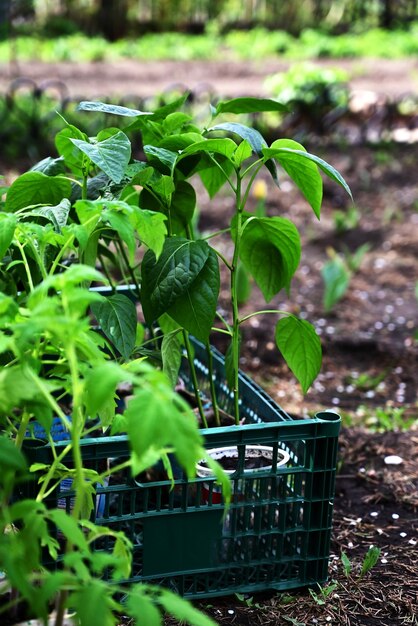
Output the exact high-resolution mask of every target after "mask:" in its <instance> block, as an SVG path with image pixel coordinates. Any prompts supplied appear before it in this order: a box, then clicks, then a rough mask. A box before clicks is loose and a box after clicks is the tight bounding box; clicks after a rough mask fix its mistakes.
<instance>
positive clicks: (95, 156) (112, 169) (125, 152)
mask: <svg viewBox="0 0 418 626" xmlns="http://www.w3.org/2000/svg"><path fill="white" fill-rule="evenodd" d="M70 141H71V142H72V143H73V144H74V145H75V146H76V147H77V148H78V149H79V150H81V151H82V152H83V153H84V154H86V155H87V156H88V157H89V159H90V160H91V161H92V162H93V163H94V164H95V165H97V167H99V168H100V169H101V170H102V171H103V172H104V173H105V174H107V175H108V176H109V178H110V179H111V180H112V181H113V182H114V183H120V181H121V180H122V178H123V175H124V174H125V170H126V168H127V166H128V163H129V160H130V158H131V142H130V141H129V139H128V137H127V136H126V135H125V133H123V132H122V131H118V132H117V133H115V134H113V135H111V136H110V137H107V138H106V139H103V141H97V142H96V143H89V142H88V141H83V140H81V139H73V138H70Z"/></svg>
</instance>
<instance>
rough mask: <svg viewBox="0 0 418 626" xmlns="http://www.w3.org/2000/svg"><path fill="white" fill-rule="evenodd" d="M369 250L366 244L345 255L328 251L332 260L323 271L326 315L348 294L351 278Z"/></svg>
mask: <svg viewBox="0 0 418 626" xmlns="http://www.w3.org/2000/svg"><path fill="white" fill-rule="evenodd" d="M369 248H370V246H369V245H368V244H364V245H362V246H360V247H359V248H358V249H357V250H356V251H355V252H354V253H351V252H349V251H348V250H346V251H345V253H344V254H343V255H342V254H338V253H337V252H335V250H334V249H333V248H330V249H329V250H328V256H329V257H330V259H329V261H327V262H326V263H325V265H324V267H323V268H322V270H321V274H322V279H323V281H324V296H323V305H324V310H325V312H326V313H329V312H330V311H332V309H333V308H334V306H335V305H336V304H337V302H339V301H340V300H341V299H342V298H343V297H344V296H345V294H346V293H347V290H348V288H349V286H350V281H351V278H352V276H353V274H354V273H355V272H357V271H358V270H359V269H360V266H361V263H362V261H363V258H364V255H365V254H366V253H367V251H368V250H369Z"/></svg>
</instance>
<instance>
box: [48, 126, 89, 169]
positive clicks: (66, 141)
mask: <svg viewBox="0 0 418 626" xmlns="http://www.w3.org/2000/svg"><path fill="white" fill-rule="evenodd" d="M72 139H79V140H80V141H88V137H87V135H85V134H84V133H82V132H81V130H79V129H78V128H77V127H76V126H73V125H72V124H69V125H68V126H67V127H66V128H63V129H62V130H60V132H59V133H57V135H56V136H55V146H56V148H57V150H58V153H59V154H60V155H61V156H62V157H63V158H64V161H65V164H66V165H67V167H69V168H70V169H71V170H72V171H73V172H74V173H75V174H76V175H77V176H81V175H82V166H83V160H84V156H83V153H82V152H81V150H79V149H78V148H77V146H75V145H74V144H73V142H72V141H71V140H72ZM45 173H47V172H45ZM48 173H49V172H48Z"/></svg>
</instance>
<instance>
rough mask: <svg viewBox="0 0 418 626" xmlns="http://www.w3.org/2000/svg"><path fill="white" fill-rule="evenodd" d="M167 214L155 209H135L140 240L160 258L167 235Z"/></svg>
mask: <svg viewBox="0 0 418 626" xmlns="http://www.w3.org/2000/svg"><path fill="white" fill-rule="evenodd" d="M166 219H167V218H166V216H165V215H163V214H162V213H156V212H155V211H147V210H146V209H137V210H136V211H135V220H136V224H135V227H136V230H137V232H138V236H139V238H140V240H141V241H142V242H143V243H144V244H145V245H146V246H147V247H148V248H149V249H150V250H152V252H154V254H155V256H156V258H157V259H158V258H159V256H160V254H161V252H162V250H163V246H164V241H165V238H166V236H167V226H166Z"/></svg>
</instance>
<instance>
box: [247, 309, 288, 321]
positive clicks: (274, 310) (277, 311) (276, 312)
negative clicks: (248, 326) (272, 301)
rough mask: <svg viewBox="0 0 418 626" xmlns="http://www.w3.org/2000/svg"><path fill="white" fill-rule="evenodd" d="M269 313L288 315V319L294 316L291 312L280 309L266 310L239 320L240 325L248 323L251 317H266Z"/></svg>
mask: <svg viewBox="0 0 418 626" xmlns="http://www.w3.org/2000/svg"><path fill="white" fill-rule="evenodd" d="M268 313H275V314H279V315H287V316H288V317H290V316H291V315H292V314H291V313H289V311H281V310H280V309H266V310H264V311H255V312H254V313H249V314H248V315H245V316H244V317H242V318H241V319H240V320H239V324H242V323H243V322H246V321H247V320H249V319H250V318H251V317H255V316H256V315H266V314H268Z"/></svg>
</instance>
